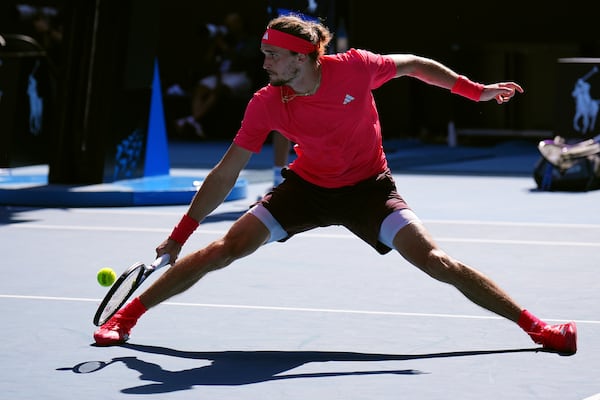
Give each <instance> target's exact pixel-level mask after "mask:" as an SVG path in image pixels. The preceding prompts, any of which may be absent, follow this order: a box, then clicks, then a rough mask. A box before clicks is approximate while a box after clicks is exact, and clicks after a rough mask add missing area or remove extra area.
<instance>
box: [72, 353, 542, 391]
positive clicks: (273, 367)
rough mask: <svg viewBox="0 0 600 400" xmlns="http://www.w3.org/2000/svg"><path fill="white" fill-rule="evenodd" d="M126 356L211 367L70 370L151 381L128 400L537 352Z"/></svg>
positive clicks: (142, 364) (131, 361)
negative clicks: (345, 365) (320, 367)
mask: <svg viewBox="0 0 600 400" xmlns="http://www.w3.org/2000/svg"><path fill="white" fill-rule="evenodd" d="M123 347H126V348H128V349H131V350H136V351H139V352H143V353H151V354H160V355H165V356H170V357H178V358H186V359H195V360H206V361H209V362H210V364H208V365H206V364H203V365H202V366H200V367H197V368H191V369H186V370H181V371H169V370H166V369H163V367H162V366H160V365H157V364H154V363H150V362H146V361H143V360H141V359H140V358H139V357H119V358H115V359H113V360H111V361H110V362H96V363H97V367H94V368H92V370H88V371H84V370H83V366H84V365H85V364H86V363H81V364H78V365H77V366H76V367H74V368H72V370H73V371H74V372H78V373H89V372H93V371H95V370H98V369H100V368H104V367H105V366H107V365H109V364H112V363H116V362H122V363H124V364H125V365H126V366H127V367H128V368H130V369H132V370H135V371H138V372H139V373H140V379H141V380H142V381H150V382H153V383H149V384H146V385H140V386H135V387H130V388H126V389H123V390H122V391H121V392H123V393H127V394H155V393H168V392H175V391H180V390H189V389H191V388H193V387H194V386H202V385H224V386H238V385H248V384H252V383H259V382H267V381H275V380H284V379H301V378H321V377H332V376H361V375H381V374H394V375H420V374H425V373H427V372H423V371H419V370H414V369H389V370H382V369H378V370H364V371H338V372H305V373H295V374H294V373H288V374H286V373H285V372H286V371H291V370H293V369H294V368H297V367H300V366H302V365H304V364H307V363H312V362H332V361H337V362H365V363H368V362H378V361H379V362H380V361H406V360H415V359H429V358H447V357H466V356H478V355H486V354H500V353H517V352H535V351H540V349H539V348H529V349H510V350H481V351H460V352H448V353H432V354H416V355H393V354H368V353H353V352H328V351H218V352H190V351H180V350H175V349H170V348H165V347H155V346H144V345H136V344H125V345H123Z"/></svg>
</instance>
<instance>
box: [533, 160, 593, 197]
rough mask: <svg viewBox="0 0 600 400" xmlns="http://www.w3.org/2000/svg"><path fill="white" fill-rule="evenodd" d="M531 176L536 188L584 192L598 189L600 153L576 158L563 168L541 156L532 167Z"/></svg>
mask: <svg viewBox="0 0 600 400" xmlns="http://www.w3.org/2000/svg"><path fill="white" fill-rule="evenodd" d="M533 177H534V179H535V182H536V184H537V187H538V189H540V190H544V191H569V192H586V191H589V190H596V189H600V155H598V154H593V155H590V156H587V157H581V158H577V159H576V160H573V164H572V165H571V166H569V168H567V169H564V170H561V169H559V168H558V167H556V166H554V165H552V164H551V163H550V162H548V160H546V159H545V158H544V157H541V158H540V159H539V160H538V162H537V163H536V165H535V167H534V170H533Z"/></svg>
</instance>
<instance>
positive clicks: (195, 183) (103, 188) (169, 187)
mask: <svg viewBox="0 0 600 400" xmlns="http://www.w3.org/2000/svg"><path fill="white" fill-rule="evenodd" d="M46 169H47V168H46V167H44V166H37V167H24V168H15V169H13V170H11V171H5V172H4V173H3V174H1V175H0V204H1V205H20V206H43V207H128V206H152V205H185V204H188V203H189V202H190V201H191V199H192V197H193V196H194V194H195V193H196V191H197V190H198V188H199V187H200V185H201V184H202V181H203V180H204V177H203V176H175V175H157V176H148V177H143V178H136V179H127V180H121V181H115V182H111V183H101V184H93V185H58V184H48V174H47V173H46V172H45V170H46ZM247 191H248V182H247V181H246V180H245V179H243V178H240V179H238V180H237V182H236V184H235V185H234V187H233V189H232V190H231V192H230V193H229V195H228V196H227V198H226V201H231V200H240V199H244V198H246V196H247Z"/></svg>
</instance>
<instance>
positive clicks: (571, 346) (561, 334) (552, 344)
mask: <svg viewBox="0 0 600 400" xmlns="http://www.w3.org/2000/svg"><path fill="white" fill-rule="evenodd" d="M530 336H531V338H532V339H533V340H534V341H535V342H536V343H538V344H541V345H542V346H544V348H547V349H550V350H556V351H558V352H561V353H568V354H575V353H576V352H577V326H576V325H575V322H569V323H566V324H559V325H546V326H545V327H544V328H542V330H541V331H540V332H538V333H530Z"/></svg>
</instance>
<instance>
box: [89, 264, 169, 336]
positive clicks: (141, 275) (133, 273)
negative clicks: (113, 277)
mask: <svg viewBox="0 0 600 400" xmlns="http://www.w3.org/2000/svg"><path fill="white" fill-rule="evenodd" d="M167 264H169V255H168V254H163V255H162V256H160V257H158V258H157V259H156V260H154V262H153V263H152V264H150V265H149V266H146V265H145V264H144V263H141V262H138V263H135V264H133V265H132V266H131V267H129V268H128V269H127V271H125V272H123V273H122V274H121V276H120V277H119V279H117V281H116V282H115V283H113V285H112V286H111V287H110V289H109V290H108V293H106V296H104V299H103V300H102V303H100V306H99V307H98V310H97V311H96V315H94V325H96V326H100V325H103V324H104V323H105V322H106V321H108V320H109V319H110V317H112V316H113V315H114V314H115V313H116V312H117V311H119V309H120V308H121V307H122V306H123V304H125V302H126V301H127V299H128V298H129V297H130V296H131V295H132V294H133V292H135V291H136V289H137V288H138V287H140V285H141V284H142V283H143V282H144V281H145V280H146V278H148V277H149V276H150V274H151V273H153V272H154V271H156V270H157V269H159V268H162V267H164V266H165V265H167Z"/></svg>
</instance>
